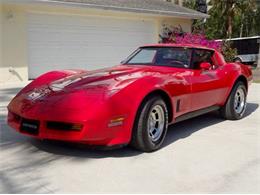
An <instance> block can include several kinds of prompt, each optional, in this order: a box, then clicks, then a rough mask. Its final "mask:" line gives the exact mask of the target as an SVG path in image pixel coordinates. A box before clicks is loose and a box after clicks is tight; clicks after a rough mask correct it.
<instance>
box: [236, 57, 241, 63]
mask: <svg viewBox="0 0 260 195" xmlns="http://www.w3.org/2000/svg"><path fill="white" fill-rule="evenodd" d="M234 62H236V63H242V60H241V59H240V58H235V59H234Z"/></svg>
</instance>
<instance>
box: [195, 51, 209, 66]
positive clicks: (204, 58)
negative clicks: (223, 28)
mask: <svg viewBox="0 0 260 195" xmlns="http://www.w3.org/2000/svg"><path fill="white" fill-rule="evenodd" d="M212 55H213V51H209V50H204V49H194V50H193V55H192V67H193V69H199V68H200V64H201V63H202V62H208V63H210V64H211V65H213V61H212Z"/></svg>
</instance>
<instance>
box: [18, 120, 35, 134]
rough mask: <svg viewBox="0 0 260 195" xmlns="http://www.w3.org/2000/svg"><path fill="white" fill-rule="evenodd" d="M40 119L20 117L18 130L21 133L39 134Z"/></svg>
mask: <svg viewBox="0 0 260 195" xmlns="http://www.w3.org/2000/svg"><path fill="white" fill-rule="evenodd" d="M39 127H40V121H37V120H29V119H24V118H23V119H22V122H21V127H20V131H21V132H22V133H27V134H30V135H38V134H39Z"/></svg>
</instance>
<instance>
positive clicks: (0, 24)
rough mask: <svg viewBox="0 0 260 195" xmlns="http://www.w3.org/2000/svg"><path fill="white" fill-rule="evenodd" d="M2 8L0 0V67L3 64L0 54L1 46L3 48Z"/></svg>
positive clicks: (0, 51) (0, 54)
mask: <svg viewBox="0 0 260 195" xmlns="http://www.w3.org/2000/svg"><path fill="white" fill-rule="evenodd" d="M2 35H3V9H2V3H1V2H0V67H1V66H2V64H3V55H2V48H3V40H2Z"/></svg>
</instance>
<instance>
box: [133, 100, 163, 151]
mask: <svg viewBox="0 0 260 195" xmlns="http://www.w3.org/2000/svg"><path fill="white" fill-rule="evenodd" d="M167 129H168V111H167V107H166V104H165V102H164V101H163V100H162V98H161V97H160V96H155V97H151V98H149V99H148V100H146V101H145V102H144V103H142V105H141V106H140V108H139V110H138V112H137V116H136V119H135V124H134V128H133V133H132V140H131V143H130V145H131V146H133V147H134V148H136V149H138V150H141V151H143V152H152V151H155V150H157V149H159V148H160V147H161V145H162V143H163V141H164V138H165V135H166V133H167Z"/></svg>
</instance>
